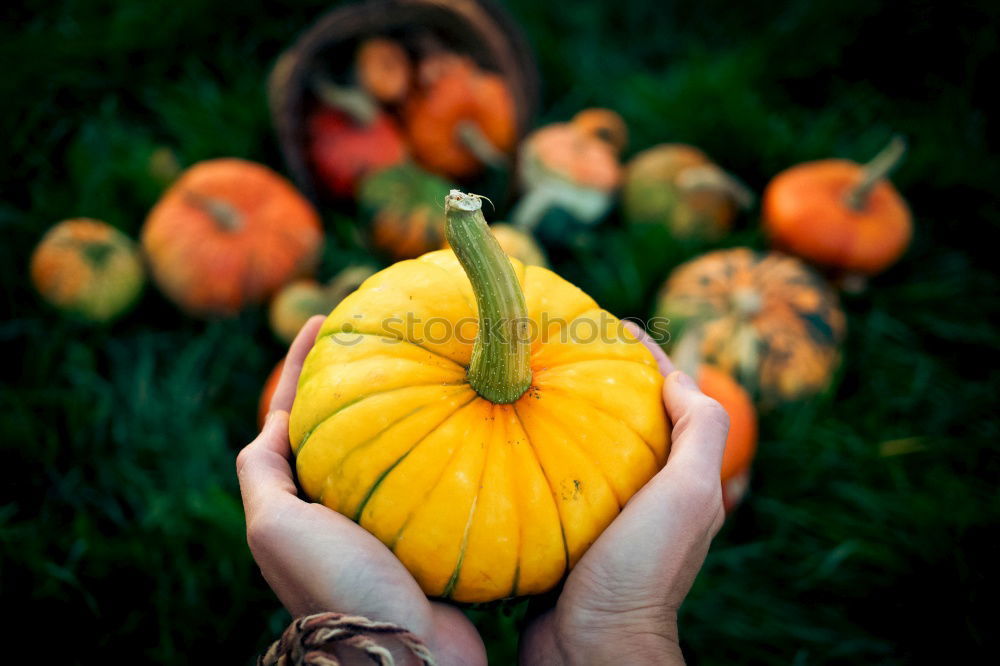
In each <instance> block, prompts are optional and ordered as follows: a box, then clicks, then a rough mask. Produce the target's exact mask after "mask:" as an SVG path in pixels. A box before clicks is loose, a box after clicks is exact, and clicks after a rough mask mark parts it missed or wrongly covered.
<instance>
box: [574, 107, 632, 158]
mask: <svg viewBox="0 0 1000 666" xmlns="http://www.w3.org/2000/svg"><path fill="white" fill-rule="evenodd" d="M570 123H571V124H572V125H574V126H575V127H577V128H578V129H579V130H580V131H581V132H583V133H584V134H589V135H591V136H593V137H596V138H598V139H600V140H601V141H604V142H605V143H607V144H608V145H609V146H611V148H612V149H613V150H614V151H615V154H616V155H621V153H622V151H623V150H625V147H626V146H627V145H628V126H627V125H626V124H625V121H624V120H623V119H622V117H621V116H620V115H618V114H617V113H615V112H614V111H612V110H611V109H596V108H595V109H584V110H583V111H580V112H579V113H577V114H576V115H575V116H573V119H572V120H571V121H570Z"/></svg>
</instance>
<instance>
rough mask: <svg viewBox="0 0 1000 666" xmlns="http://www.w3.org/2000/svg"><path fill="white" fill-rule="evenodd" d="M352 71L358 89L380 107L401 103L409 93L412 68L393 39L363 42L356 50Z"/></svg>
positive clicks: (404, 52)
mask: <svg viewBox="0 0 1000 666" xmlns="http://www.w3.org/2000/svg"><path fill="white" fill-rule="evenodd" d="M354 69H355V73H356V75H357V78H358V83H359V84H360V85H361V87H362V88H364V89H365V90H366V91H368V93H369V94H370V95H371V96H372V97H374V98H375V99H377V100H378V101H379V102H382V103H383V104H396V103H398V102H401V101H402V100H403V98H404V97H406V94H407V93H408V92H409V91H410V83H411V79H412V78H413V64H412V63H411V62H410V56H409V55H408V54H407V53H406V49H404V48H403V46H402V45H401V44H400V43H399V42H397V41H396V40H394V39H389V38H387V37H372V38H369V39H366V40H365V41H364V42H362V43H361V46H359V47H358V53H357V56H356V58H355V65H354Z"/></svg>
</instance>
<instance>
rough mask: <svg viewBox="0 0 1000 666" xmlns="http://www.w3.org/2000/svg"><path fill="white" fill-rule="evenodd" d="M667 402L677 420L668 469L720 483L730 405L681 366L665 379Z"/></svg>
mask: <svg viewBox="0 0 1000 666" xmlns="http://www.w3.org/2000/svg"><path fill="white" fill-rule="evenodd" d="M663 402H664V404H665V405H666V407H667V413H668V414H669V415H670V420H671V421H672V422H673V424H674V427H673V431H672V432H671V439H672V442H671V448H670V457H669V458H668V459H667V467H666V469H671V468H672V471H673V472H675V473H677V474H683V475H684V476H689V477H694V478H703V479H709V480H711V481H712V482H714V483H718V482H719V473H720V470H721V469H722V453H723V451H725V449H726V436H727V435H728V434H729V414H728V413H727V412H726V409H725V408H724V407H723V406H722V405H720V404H719V403H718V401H716V400H714V399H713V398H710V397H708V396H707V395H705V394H704V393H702V392H701V390H700V389H699V388H698V385H697V384H695V382H694V380H693V379H691V377H690V376H689V375H687V374H685V373H683V372H681V371H679V370H677V371H674V372H672V373H670V374H669V375H667V378H666V380H665V381H664V382H663Z"/></svg>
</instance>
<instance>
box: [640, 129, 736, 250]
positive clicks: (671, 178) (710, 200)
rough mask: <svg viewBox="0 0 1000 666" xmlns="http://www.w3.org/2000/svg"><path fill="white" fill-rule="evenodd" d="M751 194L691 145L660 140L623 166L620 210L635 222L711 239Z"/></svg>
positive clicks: (719, 234)
mask: <svg viewBox="0 0 1000 666" xmlns="http://www.w3.org/2000/svg"><path fill="white" fill-rule="evenodd" d="M752 201H753V194H752V193H751V192H750V191H749V190H748V189H747V188H746V187H745V186H743V185H742V184H741V183H740V182H739V181H738V180H736V179H735V178H734V177H733V176H731V175H729V174H728V173H726V172H725V171H723V170H722V169H721V168H720V167H719V166H718V165H716V164H715V163H713V162H712V160H710V159H709V157H708V156H707V155H706V154H705V153H704V152H702V151H701V150H699V149H698V148H695V147H694V146H688V145H684V144H679V143H664V144H660V145H658V146H653V147H652V148H647V149H646V150H643V151H642V152H640V153H639V154H637V155H636V156H635V157H633V158H632V159H631V160H630V161H629V163H628V165H627V166H626V168H625V179H624V183H623V185H622V209H623V213H624V216H625V219H626V220H627V221H628V222H630V223H633V224H658V225H661V226H664V227H666V228H667V229H668V230H669V231H670V233H671V234H672V235H673V236H674V237H675V238H679V239H684V240H696V241H711V240H718V239H719V238H722V237H723V236H724V235H725V234H726V233H728V232H729V230H730V229H731V228H732V225H733V221H734V220H735V218H736V214H737V213H738V212H739V210H740V208H745V207H747V206H749V205H750V203H752Z"/></svg>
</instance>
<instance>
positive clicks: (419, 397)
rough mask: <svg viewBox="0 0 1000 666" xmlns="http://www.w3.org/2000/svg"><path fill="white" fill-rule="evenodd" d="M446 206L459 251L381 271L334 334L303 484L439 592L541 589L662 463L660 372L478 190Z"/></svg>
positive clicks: (323, 361)
mask: <svg viewBox="0 0 1000 666" xmlns="http://www.w3.org/2000/svg"><path fill="white" fill-rule="evenodd" d="M445 208H446V217H447V222H446V233H447V235H448V239H449V242H450V244H451V246H452V248H453V249H454V252H453V251H451V250H441V251H437V252H431V253H428V254H425V255H423V256H422V257H420V258H418V259H413V260H409V261H402V262H399V263H396V264H394V265H392V266H390V267H389V268H387V269H385V270H383V271H381V272H379V273H376V274H375V275H374V276H372V277H371V278H369V279H368V280H367V281H365V282H364V283H363V284H362V285H361V287H360V288H359V289H358V290H357V291H356V292H354V293H353V294H351V295H350V296H348V297H347V298H345V299H344V300H343V301H342V302H341V303H340V305H339V306H338V307H337V308H336V309H335V310H334V311H333V312H332V313H331V314H330V316H329V317H328V318H327V320H326V322H325V323H324V325H323V327H322V328H321V330H320V332H319V334H318V336H317V339H316V343H315V346H314V347H313V349H312V351H311V352H310V353H309V356H308V357H307V359H306V361H305V364H304V366H303V369H302V374H301V376H300V379H299V385H298V392H297V395H296V399H295V403H294V405H293V407H292V412H291V420H290V424H289V437H290V440H291V442H292V447H293V450H294V452H295V455H296V468H297V472H298V479H299V483H300V484H301V487H302V489H303V490H304V491H305V493H306V494H307V495H308V496H309V497H310V498H312V499H314V500H316V501H320V502H322V503H323V504H325V505H326V506H328V507H330V508H332V509H335V510H336V511H339V512H340V513H342V514H344V515H345V516H348V517H350V518H352V519H354V520H356V521H358V522H359V523H360V524H361V525H362V526H363V527H364V528H366V529H367V530H369V531H370V532H371V533H372V534H374V535H375V536H376V537H378V538H379V539H381V540H382V542H383V543H385V544H386V545H387V546H388V547H389V548H390V549H391V550H392V551H393V552H394V553H395V554H396V556H397V557H398V558H399V559H400V560H401V561H402V563H403V564H404V565H405V566H406V567H407V568H408V569H409V570H410V572H411V573H412V574H413V576H414V577H415V578H416V580H417V582H419V583H420V585H421V587H422V588H423V590H424V591H425V592H426V593H427V594H428V595H430V596H436V597H446V598H451V599H454V600H457V601H462V602H481V601H489V600H494V599H499V598H504V597H511V596H519V595H526V594H535V593H540V592H544V591H546V590H548V589H550V588H552V587H553V586H554V585H556V584H557V583H558V582H559V580H560V579H561V578H562V577H563V575H564V574H565V573H566V571H567V570H568V569H569V568H570V567H572V566H573V565H574V564H575V563H576V562H577V561H578V560H579V559H580V557H581V556H582V555H583V553H584V552H585V551H586V550H587V548H588V546H590V544H592V543H593V542H594V540H595V539H596V538H597V537H598V535H599V534H600V533H601V531H602V530H603V529H604V528H605V527H607V525H608V524H609V523H610V522H611V521H612V519H614V517H615V516H616V515H617V514H618V512H619V511H620V509H621V507H622V506H623V505H624V504H625V503H626V502H627V501H628V499H629V498H630V497H631V496H632V495H633V494H634V493H635V492H636V491H637V490H638V489H639V488H640V487H642V485H643V484H645V482H646V481H647V480H648V479H649V478H650V477H652V475H653V474H655V473H656V471H657V470H658V469H660V467H661V466H662V465H663V463H664V462H665V460H666V457H667V453H668V449H669V434H668V425H667V417H666V414H665V412H664V408H663V404H662V401H661V396H660V391H661V388H662V384H663V378H662V377H661V376H660V374H659V372H658V371H657V367H656V363H655V361H654V359H653V356H652V354H651V353H650V352H649V351H648V350H647V349H646V348H645V347H644V346H643V345H642V344H640V343H639V342H638V341H637V340H636V339H635V338H634V336H632V335H631V334H630V333H629V332H628V331H627V330H626V329H625V328H624V327H623V326H621V322H620V321H619V320H618V319H616V318H615V317H614V316H612V315H610V314H608V313H607V312H606V311H604V310H601V308H600V307H599V306H598V305H597V304H596V303H595V302H594V301H593V300H592V299H591V298H590V297H589V296H587V295H586V294H585V293H583V292H582V291H580V289H578V288H577V287H575V286H573V285H572V284H570V283H569V282H567V281H565V280H564V279H562V278H561V277H559V276H558V275H556V274H555V273H553V272H551V271H549V270H547V269H544V268H541V267H538V266H525V265H524V264H522V263H521V262H519V261H517V260H516V259H513V260H509V259H508V258H507V257H506V256H505V255H504V254H503V252H502V250H501V249H500V247H499V245H498V244H497V242H496V240H495V239H494V238H493V236H492V235H491V234H490V232H489V230H488V228H487V226H486V223H485V220H484V219H483V215H482V210H481V202H480V200H479V198H478V197H476V196H474V195H465V194H462V193H460V192H457V191H452V193H451V194H450V195H449V196H448V197H447V198H446V201H445ZM481 324H482V325H481Z"/></svg>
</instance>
